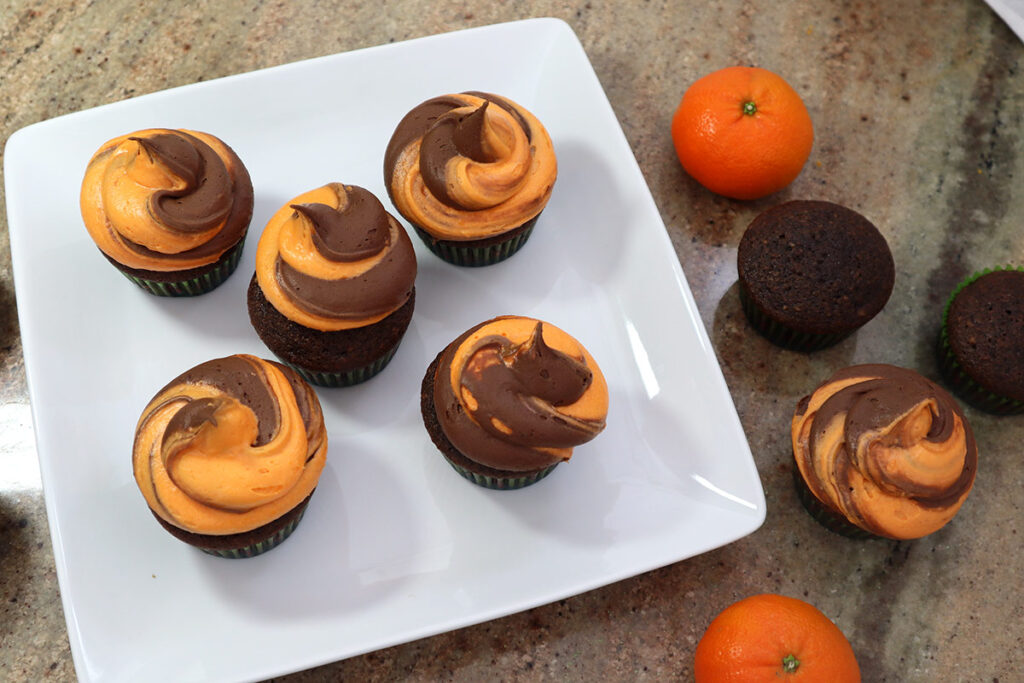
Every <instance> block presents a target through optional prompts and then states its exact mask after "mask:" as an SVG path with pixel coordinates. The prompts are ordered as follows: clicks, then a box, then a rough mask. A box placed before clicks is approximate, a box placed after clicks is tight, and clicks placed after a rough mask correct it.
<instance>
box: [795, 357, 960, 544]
mask: <svg viewBox="0 0 1024 683" xmlns="http://www.w3.org/2000/svg"><path fill="white" fill-rule="evenodd" d="M792 439H793V454H794V456H795V458H796V464H797V467H799V468H800V473H801V474H802V475H803V478H804V481H805V482H806V483H807V486H808V488H810V490H811V492H812V493H813V494H814V495H815V497H817V498H818V499H819V500H820V501H821V502H822V503H824V504H825V505H827V506H828V507H830V508H831V509H833V510H835V511H836V512H838V513H839V514H841V515H842V516H845V517H846V518H847V519H848V520H849V521H850V522H851V523H853V524H855V525H857V526H859V527H861V528H862V529H865V530H867V531H869V532H871V533H873V534H876V535H878V536H885V537H888V538H895V539H910V538H920V537H922V536H926V535H928V534H930V533H932V532H934V531H937V530H938V529H940V528H941V527H942V526H944V525H945V524H946V523H947V522H949V520H950V519H952V518H953V516H954V515H955V514H956V513H957V511H958V510H959V509H960V507H961V505H963V502H964V500H966V498H967V494H968V493H969V492H970V490H971V487H972V486H973V484H974V476H975V472H976V469H977V456H978V452H977V446H976V444H975V441H974V435H973V433H972V432H971V428H970V425H968V423H967V421H966V419H965V418H964V416H963V413H962V412H961V410H960V407H959V406H958V405H957V403H956V402H955V401H954V400H953V398H952V397H950V395H949V394H948V393H946V392H945V391H944V390H943V389H942V388H941V387H939V386H937V385H936V384H935V383H933V382H931V381H929V380H928V379H926V378H924V377H922V376H921V375H919V374H918V373H916V372H914V371H912V370H906V369H903V368H898V367H894V366H891V365H857V366H853V367H849V368H846V369H844V370H840V371H839V372H837V373H836V374H834V375H833V376H832V377H831V378H829V380H828V381H826V382H825V383H824V384H822V385H821V386H820V387H818V388H817V389H816V390H815V391H814V393H812V394H811V395H810V396H807V397H805V398H804V399H803V400H802V401H801V402H800V404H799V405H798V406H797V409H796V413H795V415H794V416H793V423H792Z"/></svg>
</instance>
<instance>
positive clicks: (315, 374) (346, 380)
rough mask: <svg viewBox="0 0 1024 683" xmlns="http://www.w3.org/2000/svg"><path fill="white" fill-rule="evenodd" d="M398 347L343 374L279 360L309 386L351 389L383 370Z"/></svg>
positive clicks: (396, 345) (393, 347) (395, 346)
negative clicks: (367, 363)
mask: <svg viewBox="0 0 1024 683" xmlns="http://www.w3.org/2000/svg"><path fill="white" fill-rule="evenodd" d="M398 346H399V345H398V344H395V345H394V346H392V347H391V348H390V349H388V351H387V352H386V353H385V354H384V355H383V356H381V357H380V358H378V359H377V360H375V361H373V362H372V363H370V364H369V365H364V366H363V367H361V368H356V369H354V370H347V371H345V372H324V371H322V370H313V369H311V368H304V367H302V366H301V365H296V364H295V363H290V362H288V361H286V360H284V359H283V358H282V359H281V360H282V361H283V362H284V363H285V365H287V366H288V367H290V368H292V369H293V370H295V372H297V373H299V375H300V376H301V377H302V379H304V380H306V381H307V382H309V383H310V384H315V385H317V386H319V387H329V388H336V387H351V386H355V385H356V384H361V383H362V382H365V381H366V380H368V379H370V378H371V377H373V376H374V375H376V374H377V373H379V372H380V371H381V370H383V369H384V368H385V367H386V366H387V364H388V363H390V362H391V359H392V358H394V357H395V353H396V352H397V351H398Z"/></svg>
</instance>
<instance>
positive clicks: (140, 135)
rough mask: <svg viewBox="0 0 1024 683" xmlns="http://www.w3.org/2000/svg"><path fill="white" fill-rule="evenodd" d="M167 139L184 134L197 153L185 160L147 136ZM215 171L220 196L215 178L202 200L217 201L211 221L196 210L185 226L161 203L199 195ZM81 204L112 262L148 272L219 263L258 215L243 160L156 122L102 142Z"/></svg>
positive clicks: (213, 141) (214, 141)
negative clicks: (167, 153) (169, 216)
mask: <svg viewBox="0 0 1024 683" xmlns="http://www.w3.org/2000/svg"><path fill="white" fill-rule="evenodd" d="M168 138H177V139H178V141H179V142H181V143H182V144H184V145H187V146H188V147H189V148H190V149H191V150H192V151H193V154H192V155H191V157H190V158H188V159H187V160H186V163H184V164H181V163H176V162H180V161H181V160H180V159H173V158H169V157H164V156H161V155H160V154H159V153H158V149H157V148H156V147H154V146H152V145H149V146H147V143H148V141H151V140H159V139H168ZM196 150H198V151H196ZM208 160H216V162H215V163H213V164H211V163H209V162H208ZM211 166H216V168H210V167H211ZM208 174H209V175H208ZM210 177H215V178H216V181H217V183H216V184H217V193H220V194H219V195H218V196H216V197H213V195H214V194H216V193H214V192H211V190H212V189H213V188H212V185H213V181H210V186H208V187H206V188H205V190H204V191H205V192H206V194H207V195H210V197H209V198H208V197H207V196H203V197H202V198H201V202H200V203H201V204H209V206H210V210H211V215H209V216H206V217H205V219H206V220H199V221H196V220H195V216H189V217H188V218H189V219H191V220H192V222H193V223H195V224H194V225H190V226H189V227H187V228H185V229H182V228H181V227H180V226H177V225H174V224H173V221H169V220H168V219H167V216H166V214H164V213H162V212H161V211H160V209H159V207H158V206H157V203H158V202H159V201H161V200H162V199H164V198H166V199H170V200H172V201H173V200H175V199H181V198H188V196H189V195H195V193H196V191H197V190H200V188H202V187H203V186H204V185H206V184H207V181H208V179H209V178H210ZM208 199H209V201H207V200H208ZM214 199H215V200H216V201H213V200H214ZM80 205H81V211H82V218H83V220H84V222H85V227H86V229H87V230H88V231H89V234H90V236H91V237H92V238H93V240H94V241H95V242H96V245H97V246H98V247H99V248H100V250H101V251H103V253H104V254H106V255H107V256H109V257H110V258H112V259H113V260H115V261H117V262H118V263H120V264H122V265H124V266H127V267H129V268H135V269H141V270H150V271H160V272H169V271H178V270H187V269H190V268H197V267H201V266H205V265H209V264H211V263H214V262H215V261H217V260H218V259H219V258H220V257H221V256H222V255H223V254H224V252H226V251H227V250H228V249H230V248H232V247H234V246H235V245H236V244H237V243H238V241H239V240H240V239H242V238H243V237H244V236H245V230H246V228H247V227H248V224H249V219H250V217H251V215H252V184H251V181H250V180H249V175H248V172H247V171H246V170H245V168H244V167H243V166H242V163H241V161H240V160H239V159H238V157H237V156H236V155H235V153H234V152H233V151H232V150H231V149H230V148H229V147H228V146H227V145H225V144H224V143H223V142H222V141H221V140H219V139H218V138H216V137H214V136H212V135H209V134H207V133H201V132H198V131H192V130H170V129H160V128H154V129H147V130H141V131H137V132H134V133H129V134H127V135H122V136H120V137H116V138H114V139H112V140H109V141H108V142H106V143H105V144H104V145H103V146H102V147H100V149H99V150H98V151H97V152H96V154H94V155H93V157H92V159H91V160H90V161H89V164H88V166H87V168H86V171H85V177H84V179H83V181H82V191H81V198H80ZM194 210H195V207H190V208H189V211H194ZM200 218H202V217H200Z"/></svg>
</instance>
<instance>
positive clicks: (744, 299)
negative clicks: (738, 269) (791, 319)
mask: <svg viewBox="0 0 1024 683" xmlns="http://www.w3.org/2000/svg"><path fill="white" fill-rule="evenodd" d="M739 285H740V286H739V294H740V305H741V306H742V307H743V313H744V314H745V315H746V316H747V320H748V321H749V322H750V324H751V326H752V327H753V328H754V329H755V330H756V331H757V332H758V333H759V334H760V335H761V336H762V337H764V338H765V339H767V340H768V341H770V342H771V343H773V344H775V345H776V346H781V347H782V348H784V349H790V350H793V351H819V350H821V349H825V348H828V347H829V346H835V345H836V344H838V343H839V342H841V341H842V340H844V339H846V338H847V337H849V336H850V335H851V334H853V332H854V331H850V332H841V333H833V334H813V333H811V332H801V331H799V330H795V329H793V328H792V327H787V326H786V325H783V324H782V323H780V322H778V321H777V320H774V319H772V318H770V317H769V316H768V315H767V314H766V313H765V312H764V311H762V310H761V309H760V308H759V307H758V305H757V304H756V303H754V300H753V299H752V298H751V297H750V295H749V294H748V292H747V288H746V287H744V286H743V283H742V282H740V283H739Z"/></svg>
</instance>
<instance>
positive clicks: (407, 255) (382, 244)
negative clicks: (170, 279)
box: [256, 183, 416, 332]
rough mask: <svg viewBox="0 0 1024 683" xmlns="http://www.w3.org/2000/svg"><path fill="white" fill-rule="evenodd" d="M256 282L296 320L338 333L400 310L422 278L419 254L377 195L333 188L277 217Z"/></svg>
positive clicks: (262, 247) (261, 250)
mask: <svg viewBox="0 0 1024 683" xmlns="http://www.w3.org/2000/svg"><path fill="white" fill-rule="evenodd" d="M256 278H257V280H258V282H259V285H260V289H262V290H263V294H264V296H266V298H267V300H268V301H270V303H271V304H272V305H273V306H274V308H276V309H277V310H278V311H280V312H281V314H282V315H284V316H285V317H287V318H288V319H289V320H291V321H293V322H296V323H298V324H299V325H303V326H305V327H309V328H312V329H316V330H320V331H323V332H333V331H337V330H345V329H352V328H355V327H364V326H366V325H371V324H373V323H375V322H377V321H379V320H383V319H384V318H386V317H387V316H388V315H390V314H391V313H393V312H394V311H396V310H398V309H399V308H401V307H402V306H403V305H404V304H405V302H406V301H408V299H409V296H410V295H411V293H412V288H413V284H414V283H415V280H416V253H415V251H414V250H413V247H412V242H410V241H409V236H408V234H406V232H405V229H404V228H402V226H401V225H400V224H399V223H398V221H397V220H396V219H395V218H394V217H393V216H392V215H391V214H389V213H388V212H387V211H386V210H385V209H384V205H383V204H381V203H380V200H379V199H377V198H376V197H375V196H374V195H373V194H372V193H371V192H369V191H367V190H364V189H363V188H361V187H357V186H355V185H342V184H341V183H329V184H327V185H324V186H323V187H319V188H317V189H315V190H311V191H309V192H306V193H304V194H301V195H299V196H298V197H296V198H295V199H293V200H292V201H290V202H288V203H287V204H285V205H284V206H283V207H281V208H280V209H279V210H278V211H277V213H275V214H274V216H273V217H272V218H271V219H270V222H269V223H267V227H266V228H265V229H264V230H263V235H262V236H261V237H260V242H259V246H258V247H257V250H256Z"/></svg>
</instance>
